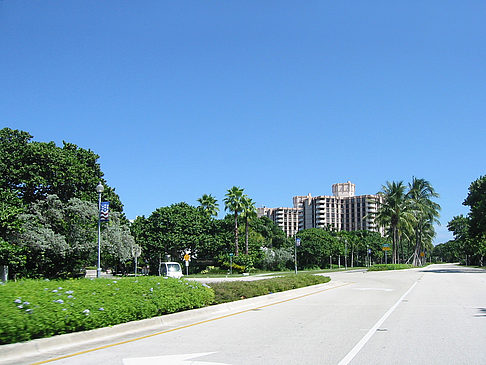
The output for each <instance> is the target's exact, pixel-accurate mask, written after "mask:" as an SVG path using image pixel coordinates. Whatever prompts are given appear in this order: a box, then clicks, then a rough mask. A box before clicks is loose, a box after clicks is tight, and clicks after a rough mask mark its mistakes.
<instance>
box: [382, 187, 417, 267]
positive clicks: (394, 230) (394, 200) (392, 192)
mask: <svg viewBox="0 0 486 365" xmlns="http://www.w3.org/2000/svg"><path fill="white" fill-rule="evenodd" d="M378 195H380V196H381V197H382V198H383V201H382V202H381V203H380V205H379V207H378V211H377V213H376V216H375V220H376V222H377V223H378V224H379V225H381V226H382V227H386V228H388V229H389V230H388V232H389V235H390V236H391V239H392V245H393V247H392V263H394V264H396V263H398V249H399V245H400V235H399V233H400V230H406V229H407V227H408V226H409V225H410V222H411V220H412V219H413V217H412V215H411V214H410V209H409V207H408V203H407V199H406V195H405V185H404V184H403V181H399V182H395V181H393V182H391V183H390V182H389V181H387V182H386V185H383V186H382V189H381V191H380V192H379V193H378Z"/></svg>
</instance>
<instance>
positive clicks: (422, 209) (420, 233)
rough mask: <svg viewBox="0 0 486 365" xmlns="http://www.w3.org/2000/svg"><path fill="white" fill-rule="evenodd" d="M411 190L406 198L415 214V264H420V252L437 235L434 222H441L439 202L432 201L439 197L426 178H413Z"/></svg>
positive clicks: (413, 224)
mask: <svg viewBox="0 0 486 365" xmlns="http://www.w3.org/2000/svg"><path fill="white" fill-rule="evenodd" d="M408 186H409V191H408V193H407V195H406V198H407V199H408V200H409V207H410V209H411V210H412V212H413V214H414V217H415V219H414V221H413V222H412V226H413V230H414V236H415V250H414V253H413V265H414V266H418V265H419V263H420V252H421V251H422V250H424V251H425V243H426V242H432V239H433V237H434V236H435V232H434V228H433V224H434V223H437V224H439V223H440V222H439V220H438V219H437V218H438V217H439V210H440V206H439V204H437V203H435V202H434V201H432V198H438V197H439V194H437V193H436V192H435V190H434V188H433V187H432V185H431V184H430V183H429V182H428V181H427V180H424V179H417V178H415V177H413V178H412V182H411V183H409V184H408Z"/></svg>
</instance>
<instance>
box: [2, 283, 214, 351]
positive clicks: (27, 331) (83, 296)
mask: <svg viewBox="0 0 486 365" xmlns="http://www.w3.org/2000/svg"><path fill="white" fill-rule="evenodd" d="M213 301H214V293H213V291H212V290H211V289H209V287H207V286H206V285H203V284H199V283H196V282H193V281H186V280H178V279H172V278H163V277H138V278H119V279H113V280H111V279H97V280H89V279H78V280H56V281H43V280H22V281H20V282H9V283H7V284H4V285H1V286H0V313H2V316H0V344H7V343H14V342H20V341H27V340H32V339H35V338H41V337H49V336H53V335H58V334H63V333H69V332H76V331H83V330H89V329H94V328H100V327H106V326H111V325H116V324H119V323H124V322H129V321H133V320H139V319H145V318H150V317H155V316H158V315H162V314H167V313H173V312H177V311H182V310H186V309H192V308H199V307H203V306H207V305H210V304H211V303H213Z"/></svg>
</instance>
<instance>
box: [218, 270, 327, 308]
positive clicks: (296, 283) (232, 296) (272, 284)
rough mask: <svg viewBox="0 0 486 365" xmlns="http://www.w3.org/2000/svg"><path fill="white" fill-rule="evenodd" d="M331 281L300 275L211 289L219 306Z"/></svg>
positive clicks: (235, 283) (224, 284) (233, 282)
mask: <svg viewBox="0 0 486 365" xmlns="http://www.w3.org/2000/svg"><path fill="white" fill-rule="evenodd" d="M330 280H331V279H330V278H329V277H325V276H317V275H310V274H299V275H291V276H285V277H278V278H272V279H264V280H256V281H231V282H219V283H214V284H211V289H213V290H214V295H215V296H214V303H215V304H219V303H226V302H232V301H235V300H240V299H245V298H252V297H256V296H259V295H266V294H271V293H276V292H281V291H285V290H291V289H297V288H302V287H305V286H310V285H316V284H322V283H327V282H328V281H330Z"/></svg>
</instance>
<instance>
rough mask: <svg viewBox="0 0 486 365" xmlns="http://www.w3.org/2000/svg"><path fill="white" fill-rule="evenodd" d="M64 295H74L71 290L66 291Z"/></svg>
mask: <svg viewBox="0 0 486 365" xmlns="http://www.w3.org/2000/svg"><path fill="white" fill-rule="evenodd" d="M65 293H66V294H72V293H74V291H72V290H68V291H66V292H65Z"/></svg>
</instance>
